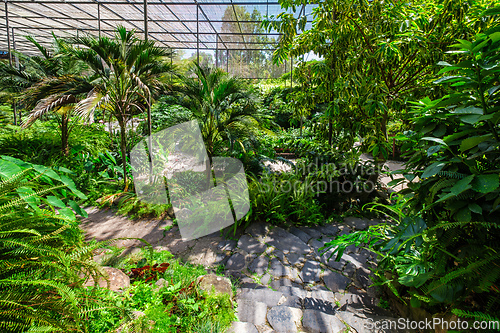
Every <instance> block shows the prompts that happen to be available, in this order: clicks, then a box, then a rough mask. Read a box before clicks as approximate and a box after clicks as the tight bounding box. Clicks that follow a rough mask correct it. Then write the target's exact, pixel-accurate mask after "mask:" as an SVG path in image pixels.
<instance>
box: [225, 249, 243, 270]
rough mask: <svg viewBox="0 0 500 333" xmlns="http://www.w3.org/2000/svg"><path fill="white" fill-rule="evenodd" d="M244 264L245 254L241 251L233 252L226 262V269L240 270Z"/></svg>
mask: <svg viewBox="0 0 500 333" xmlns="http://www.w3.org/2000/svg"><path fill="white" fill-rule="evenodd" d="M245 264H246V262H245V256H244V255H242V254H241V253H235V254H233V255H232V256H231V257H230V258H229V259H228V261H227V262H226V270H229V271H241V270H242V269H243V268H245Z"/></svg>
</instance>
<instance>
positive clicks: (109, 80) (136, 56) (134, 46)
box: [68, 27, 173, 188]
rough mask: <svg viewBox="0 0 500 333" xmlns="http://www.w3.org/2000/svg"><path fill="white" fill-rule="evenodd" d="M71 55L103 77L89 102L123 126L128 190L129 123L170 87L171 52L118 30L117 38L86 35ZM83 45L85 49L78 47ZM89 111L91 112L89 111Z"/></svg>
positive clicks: (132, 34) (123, 29)
mask: <svg viewBox="0 0 500 333" xmlns="http://www.w3.org/2000/svg"><path fill="white" fill-rule="evenodd" d="M72 44H74V45H75V46H74V47H71V48H68V51H69V52H70V54H71V55H72V56H73V57H74V58H75V59H78V60H81V61H83V62H85V63H86V64H87V65H88V66H89V67H90V69H91V70H92V71H93V72H94V74H95V75H97V76H98V77H99V80H100V82H99V84H98V85H97V86H96V91H97V92H99V93H96V94H94V95H93V96H92V98H91V99H89V103H90V102H92V103H95V105H94V106H93V107H92V108H91V109H95V108H100V109H102V110H103V111H104V112H105V113H109V114H111V115H112V116H113V117H114V118H115V119H116V120H117V121H118V124H119V126H120V150H121V154H122V166H123V175H124V181H125V188H127V186H128V183H127V172H126V166H127V162H126V160H127V142H126V138H127V136H126V132H125V131H126V127H127V123H128V122H129V121H130V119H132V116H133V115H135V114H140V113H143V112H145V111H146V110H148V107H149V106H150V104H151V99H152V98H153V97H154V96H156V95H157V94H158V93H159V92H162V91H163V90H164V89H165V87H166V83H165V82H166V79H167V78H168V76H169V75H168V74H171V73H172V72H173V66H172V65H171V64H170V61H169V57H170V56H171V54H172V51H171V50H168V49H164V48H161V47H158V46H156V45H155V43H154V41H149V40H141V39H139V38H137V37H136V36H135V31H134V30H132V31H127V30H126V29H125V28H124V27H118V28H117V30H116V33H115V37H114V38H109V37H104V36H103V37H94V36H86V37H80V38H75V39H73V40H72ZM78 45H79V46H81V47H78ZM83 110H84V109H82V111H83ZM85 111H87V110H85Z"/></svg>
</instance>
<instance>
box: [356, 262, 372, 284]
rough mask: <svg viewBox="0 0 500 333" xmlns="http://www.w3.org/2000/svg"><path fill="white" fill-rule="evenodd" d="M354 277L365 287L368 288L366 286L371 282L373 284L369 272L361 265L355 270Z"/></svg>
mask: <svg viewBox="0 0 500 333" xmlns="http://www.w3.org/2000/svg"><path fill="white" fill-rule="evenodd" d="M356 279H357V280H358V282H359V283H360V284H361V286H362V287H363V288H365V289H368V287H369V286H370V285H371V284H373V281H372V279H371V272H370V271H369V270H367V269H366V268H363V267H361V268H359V269H358V270H357V271H356Z"/></svg>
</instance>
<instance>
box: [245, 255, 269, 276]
mask: <svg viewBox="0 0 500 333" xmlns="http://www.w3.org/2000/svg"><path fill="white" fill-rule="evenodd" d="M268 266H269V258H267V257H264V256H260V257H257V258H256V259H255V260H254V261H252V263H251V264H250V265H249V266H248V270H250V271H251V272H253V273H256V274H258V275H264V274H265V273H266V271H267V267H268Z"/></svg>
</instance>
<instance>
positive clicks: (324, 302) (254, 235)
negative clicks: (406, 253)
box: [218, 218, 402, 333]
mask: <svg viewBox="0 0 500 333" xmlns="http://www.w3.org/2000/svg"><path fill="white" fill-rule="evenodd" d="M344 222H345V223H344V224H337V225H326V226H317V227H311V228H309V227H299V228H295V227H292V228H290V229H289V230H284V229H282V228H280V227H273V226H270V225H268V224H263V223H258V224H253V225H251V226H250V227H248V228H247V229H246V230H245V233H244V234H243V235H242V236H241V237H240V238H239V240H238V241H235V240H223V241H222V242H220V243H219V245H218V249H219V250H221V251H222V255H221V256H220V259H221V260H220V262H219V264H220V265H224V271H225V274H226V275H227V276H231V277H232V278H233V280H238V281H239V287H238V289H237V295H236V302H237V304H238V307H237V316H238V319H239V322H234V323H233V327H232V329H231V330H230V331H229V332H234V333H245V332H252V333H257V332H259V333H264V332H265V333H271V332H276V333H293V332H311V333H312V332H314V333H316V332H318V333H319V332H325V333H338V332H358V333H362V332H382V331H380V330H376V329H375V325H373V323H374V322H378V321H383V320H393V321H397V319H395V318H391V315H393V314H391V312H390V311H388V310H386V309H384V308H381V307H379V306H378V303H379V299H378V297H377V292H376V290H375V288H374V287H370V285H371V284H372V273H371V271H370V268H371V267H375V266H376V262H375V259H376V255H375V254H374V253H372V252H369V251H367V250H365V249H360V248H356V247H354V246H351V247H349V248H348V249H346V252H345V253H344V255H343V257H342V259H341V260H340V261H338V262H337V261H335V257H332V258H329V254H330V253H331V251H329V252H327V253H325V254H321V252H320V251H319V248H321V247H322V246H323V245H324V244H325V243H326V242H328V241H329V240H330V239H332V238H333V237H336V236H338V235H341V234H345V233H350V232H352V231H354V230H363V229H366V228H367V227H368V226H369V225H370V224H376V223H377V221H376V220H366V219H358V218H346V219H345V221H344ZM385 332H402V331H401V330H385Z"/></svg>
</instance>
